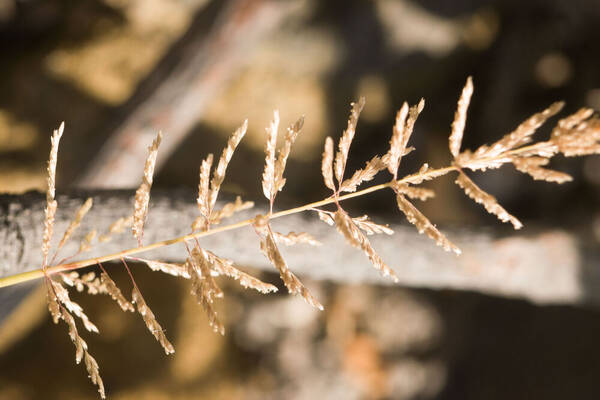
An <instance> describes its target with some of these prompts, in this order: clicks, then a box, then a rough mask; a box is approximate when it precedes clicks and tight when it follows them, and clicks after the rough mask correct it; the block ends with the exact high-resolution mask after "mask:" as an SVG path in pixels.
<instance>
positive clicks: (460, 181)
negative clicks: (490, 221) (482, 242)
mask: <svg viewBox="0 0 600 400" xmlns="http://www.w3.org/2000/svg"><path fill="white" fill-rule="evenodd" d="M455 182H456V184H457V185H458V186H460V187H461V188H462V189H463V190H464V192H465V194H466V195H467V196H469V197H470V198H471V199H473V200H474V201H475V202H476V203H479V204H481V205H482V206H483V207H485V209H486V210H487V212H489V213H490V214H494V215H495V216H497V217H498V219H499V220H500V221H502V222H510V223H511V224H512V225H513V227H514V228H515V229H521V228H522V227H523V224H522V223H521V221H519V220H518V219H517V218H515V217H514V216H512V215H510V214H509V213H508V212H507V211H506V210H505V209H504V208H502V206H501V205H500V204H499V203H498V201H497V200H496V198H495V197H494V196H492V195H491V194H489V193H486V192H485V191H483V190H482V189H481V188H479V186H477V185H476V184H475V182H473V181H472V180H471V179H470V178H469V177H468V176H467V175H466V174H465V173H464V172H459V174H458V178H456V181H455Z"/></svg>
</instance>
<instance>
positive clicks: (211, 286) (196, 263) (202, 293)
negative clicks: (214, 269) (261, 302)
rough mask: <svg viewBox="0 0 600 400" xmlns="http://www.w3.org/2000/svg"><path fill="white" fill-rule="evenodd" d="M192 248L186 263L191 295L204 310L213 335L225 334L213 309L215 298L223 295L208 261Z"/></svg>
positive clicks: (203, 255)
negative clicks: (212, 274)
mask: <svg viewBox="0 0 600 400" xmlns="http://www.w3.org/2000/svg"><path fill="white" fill-rule="evenodd" d="M201 251H202V250H200V251H198V249H197V248H194V250H193V251H192V254H191V255H190V257H189V258H188V261H187V262H186V264H185V265H186V268H187V272H188V274H189V275H190V278H191V281H192V290H191V293H192V295H193V296H194V297H195V298H196V301H197V302H198V304H200V305H201V306H202V308H204V312H206V315H207V317H208V324H209V325H210V327H211V328H212V329H213V331H214V332H215V333H220V334H221V335H224V334H225V327H224V326H223V324H222V323H221V322H220V321H219V318H218V316H217V312H216V311H215V309H214V308H213V302H214V298H215V297H222V295H223V293H222V292H221V290H220V289H219V288H218V286H217V285H216V283H215V282H214V280H213V278H212V276H211V273H210V268H209V265H208V260H207V257H206V255H205V254H202V253H201Z"/></svg>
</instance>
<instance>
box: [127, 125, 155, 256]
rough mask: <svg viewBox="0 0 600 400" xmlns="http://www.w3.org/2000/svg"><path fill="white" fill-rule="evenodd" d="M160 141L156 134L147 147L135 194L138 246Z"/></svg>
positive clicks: (134, 218)
mask: <svg viewBox="0 0 600 400" xmlns="http://www.w3.org/2000/svg"><path fill="white" fill-rule="evenodd" d="M161 140H162V132H158V135H157V136H156V139H154V141H153V142H152V145H151V146H150V147H148V157H147V158H146V164H145V166H144V177H143V178H142V183H141V185H140V187H139V188H138V189H137V190H136V192H135V204H134V210H133V227H132V231H133V236H135V238H136V239H137V241H138V244H139V246H141V245H142V238H143V236H144V223H145V222H146V215H148V202H149V201H150V189H151V188H152V180H153V176H154V167H155V165H156V157H157V155H158V146H160V142H161Z"/></svg>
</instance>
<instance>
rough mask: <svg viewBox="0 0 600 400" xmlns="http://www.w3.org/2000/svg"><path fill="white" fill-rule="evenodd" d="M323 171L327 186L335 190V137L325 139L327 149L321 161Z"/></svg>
mask: <svg viewBox="0 0 600 400" xmlns="http://www.w3.org/2000/svg"><path fill="white" fill-rule="evenodd" d="M321 173H322V174H323V180H324V181H325V186H327V187H328V188H329V189H331V190H333V191H335V184H334V183H333V139H331V138H330V137H329V136H327V138H326V139H325V149H324V151H323V158H322V161H321Z"/></svg>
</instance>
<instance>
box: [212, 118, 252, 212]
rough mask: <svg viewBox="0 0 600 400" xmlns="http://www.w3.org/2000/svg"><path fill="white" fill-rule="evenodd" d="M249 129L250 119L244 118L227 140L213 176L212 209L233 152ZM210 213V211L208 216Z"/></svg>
mask: <svg viewBox="0 0 600 400" xmlns="http://www.w3.org/2000/svg"><path fill="white" fill-rule="evenodd" d="M247 130H248V120H244V123H243V124H242V126H240V127H239V128H238V129H237V130H236V131H235V132H234V133H233V134H232V135H231V136H230V137H229V140H228V141H227V146H226V147H225V148H224V149H223V153H222V154H221V158H219V163H218V164H217V168H216V169H215V171H214V172H213V178H212V180H211V182H210V203H209V207H210V210H211V211H212V209H213V207H214V206H215V203H216V202H217V196H218V195H219V190H220V189H221V184H222V183H223V180H224V179H225V171H226V170H227V166H228V165H229V162H230V161H231V157H233V153H234V151H235V149H236V148H237V146H238V144H240V141H241V140H242V138H243V137H244V135H245V134H246V131H247ZM209 215H210V212H209V213H208V214H207V216H209Z"/></svg>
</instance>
